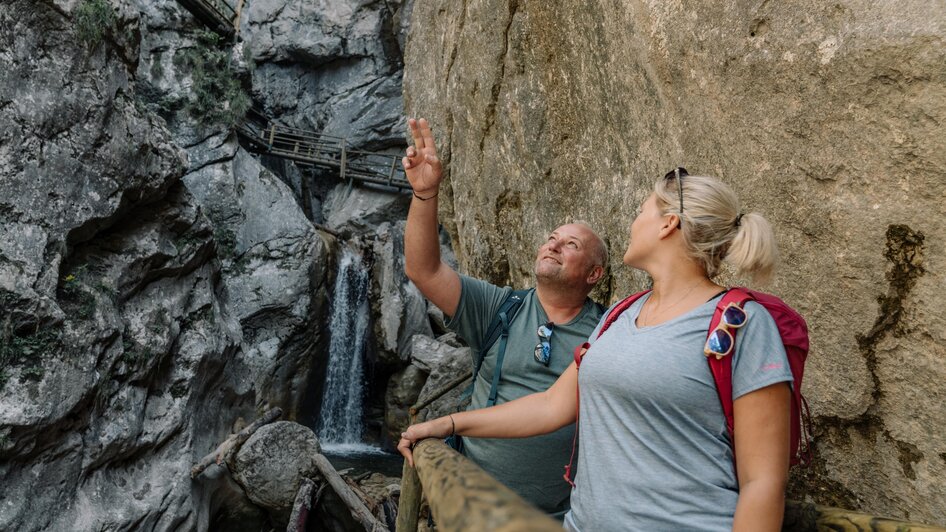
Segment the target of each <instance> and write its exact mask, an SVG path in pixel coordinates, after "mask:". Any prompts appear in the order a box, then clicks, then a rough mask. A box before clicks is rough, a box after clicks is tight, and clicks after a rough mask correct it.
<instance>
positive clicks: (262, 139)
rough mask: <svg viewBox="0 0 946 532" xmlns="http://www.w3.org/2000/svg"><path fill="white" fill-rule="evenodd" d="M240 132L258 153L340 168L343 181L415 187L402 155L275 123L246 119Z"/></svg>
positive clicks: (247, 145)
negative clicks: (358, 147)
mask: <svg viewBox="0 0 946 532" xmlns="http://www.w3.org/2000/svg"><path fill="white" fill-rule="evenodd" d="M237 132H238V133H239V134H240V135H241V136H242V137H243V139H244V146H245V147H246V148H247V149H248V150H249V151H252V152H255V153H260V154H266V155H273V156H276V157H280V158H283V159H288V160H291V161H293V162H295V163H296V164H297V165H300V166H303V167H317V168H326V169H331V170H336V171H337V172H338V177H339V178H340V179H341V180H343V181H349V180H350V181H354V182H356V183H372V184H375V185H384V186H387V187H393V188H398V189H404V190H410V189H411V185H410V183H409V182H408V181H407V179H406V178H405V177H404V168H403V167H402V166H401V158H400V156H398V155H391V154H385V153H376V152H370V151H363V150H353V149H351V148H350V147H349V146H348V143H347V141H346V139H345V138H343V137H335V136H332V135H325V134H322V133H318V132H315V131H307V130H304V129H296V128H291V127H287V126H281V125H277V124H274V123H267V124H265V125H260V124H257V123H254V122H253V121H252V120H244V121H243V122H242V123H241V124H240V125H239V126H237Z"/></svg>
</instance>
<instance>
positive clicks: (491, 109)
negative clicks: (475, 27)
mask: <svg viewBox="0 0 946 532" xmlns="http://www.w3.org/2000/svg"><path fill="white" fill-rule="evenodd" d="M518 10H519V0H509V19H508V20H507V21H506V27H505V28H504V29H503V53H502V54H500V57H499V59H500V61H499V75H497V76H496V81H495V83H493V86H492V88H491V89H490V99H489V104H487V106H486V120H485V125H484V127H483V135H482V136H481V137H480V154H481V155H482V154H483V147H484V145H485V143H486V137H488V136H489V133H490V132H491V131H492V130H493V126H494V125H495V124H496V106H497V105H498V104H499V93H500V90H501V89H502V86H503V81H504V80H505V78H506V59H507V57H508V55H509V30H510V29H511V28H512V23H513V21H514V20H515V18H516V12H517V11H518Z"/></svg>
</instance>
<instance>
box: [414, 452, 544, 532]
mask: <svg viewBox="0 0 946 532" xmlns="http://www.w3.org/2000/svg"><path fill="white" fill-rule="evenodd" d="M414 464H415V466H416V469H417V475H418V476H419V477H420V483H421V485H422V486H423V490H424V493H425V494H426V496H427V502H429V503H430V510H431V512H433V515H434V521H435V522H436V523H437V529H438V530H444V531H450V532H473V531H477V532H479V531H482V530H492V531H502V532H520V531H521V532H525V531H530V532H542V531H553V530H554V531H556V532H561V530H562V526H561V524H560V523H558V522H557V521H555V520H554V519H552V518H551V517H549V516H547V515H545V514H544V513H542V512H541V511H540V510H539V509H538V508H536V507H534V506H532V505H530V504H529V503H527V502H526V501H525V500H524V499H523V498H522V497H520V496H519V495H517V494H516V493H514V492H513V491H512V490H511V489H509V488H507V487H506V486H504V485H502V484H500V482H499V481H498V480H496V479H495V478H493V477H491V476H490V475H489V474H488V473H486V472H485V471H483V470H482V469H480V467H479V466H477V465H476V464H474V463H473V462H472V461H470V460H469V459H467V458H466V457H465V456H463V455H461V454H459V453H457V452H456V451H454V450H453V449H451V448H450V447H448V446H447V445H446V444H444V443H443V442H442V441H440V440H438V439H428V440H423V441H421V442H420V443H418V444H417V445H415V446H414ZM403 496H404V494H403V493H402V494H401V497H403ZM405 532H406V531H405Z"/></svg>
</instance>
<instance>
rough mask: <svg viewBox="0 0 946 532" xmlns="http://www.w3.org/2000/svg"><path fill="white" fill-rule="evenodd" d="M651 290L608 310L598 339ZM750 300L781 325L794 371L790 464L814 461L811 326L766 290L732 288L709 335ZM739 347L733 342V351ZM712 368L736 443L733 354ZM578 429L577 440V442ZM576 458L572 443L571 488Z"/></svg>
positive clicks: (580, 350)
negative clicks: (807, 379)
mask: <svg viewBox="0 0 946 532" xmlns="http://www.w3.org/2000/svg"><path fill="white" fill-rule="evenodd" d="M648 292H650V290H646V291H644V292H638V293H636V294H633V295H631V296H629V297H627V298H625V299H624V300H622V301H621V302H620V303H618V304H617V305H615V307H614V308H613V309H612V310H611V312H610V313H608V316H607V317H606V318H605V320H604V325H602V326H601V330H600V331H598V336H597V337H598V338H600V337H601V335H602V334H604V331H606V330H608V327H610V326H611V324H612V323H614V322H615V321H616V320H617V319H618V317H619V316H620V315H621V314H622V313H623V312H624V311H625V310H627V309H628V308H630V306H631V305H633V304H634V302H635V301H637V300H638V299H640V298H641V296H643V295H644V294H647V293H648ZM747 301H755V302H756V303H758V304H760V305H762V306H763V307H765V310H767V311H768V312H769V314H770V315H771V316H772V319H774V320H775V325H776V326H777V327H778V331H779V335H780V336H781V337H782V344H783V345H784V346H785V354H786V355H788V365H789V368H790V369H791V371H792V377H793V382H792V412H791V418H790V422H791V433H790V443H789V446H790V451H791V455H790V457H791V465H796V464H803V465H808V464H810V463H811V452H812V441H811V415H810V413H809V411H808V402H807V401H806V400H805V398H804V397H803V396H802V394H801V379H802V375H803V374H804V372H805V359H806V358H808V325H807V324H806V323H805V320H804V318H802V317H801V315H800V314H798V312H795V310H794V309H792V308H791V307H789V306H788V305H787V304H786V303H785V302H784V301H782V300H781V299H779V298H777V297H775V296H773V295H771V294H766V293H763V292H756V291H754V290H749V289H748V288H740V287H736V288H731V289H730V290H728V291H727V292H726V294H725V295H723V297H722V299H720V301H719V303H717V304H716V311H715V312H714V313H713V319H712V320H710V324H709V329H708V330H707V333H706V334H707V337H708V336H709V335H710V334H711V333H712V332H713V331H714V330H715V329H716V326H717V325H718V324H719V320H720V319H721V317H722V314H723V310H724V309H725V308H726V307H727V306H729V304H730V303H735V304H736V305H738V306H739V307H740V308H742V307H743V306H744V305H745V304H746V302H747ZM738 330H739V329H729V332H730V334H732V337H733V341H734V342H735V341H736V334H737V331H738ZM589 347H591V344H589V343H588V342H585V343H583V344H582V345H580V346H578V347H576V348H575V364H576V366H577V367H581V359H582V357H583V356H584V355H585V352H586V351H587V350H588V348H589ZM735 349H736V346H735V345H733V352H735ZM706 360H707V361H708V362H709V366H710V371H712V373H713V380H715V381H716V392H717V394H718V395H719V402H720V404H721V405H722V407H723V414H724V415H725V416H726V429H727V430H728V431H729V440H730V441H731V442H733V443H735V441H736V440H735V437H734V436H733V425H734V418H733V400H732V356H731V355H730V356H724V357H722V358H716V357H715V356H708V357H706ZM575 423H576V424H577V423H578V415H577V414H576V415H575ZM577 438H578V431H577V430H576V431H575V440H576V441H577ZM735 454H736V453H735V450H734V451H733V462H735ZM574 458H575V444H574V442H573V443H572V458H571V459H570V460H569V462H568V465H567V466H565V480H566V481H568V483H569V484H571V485H572V487H574V486H575V483H574V481H573V480H572V478H571V477H572V462H573V460H574ZM733 466H735V463H734V464H733Z"/></svg>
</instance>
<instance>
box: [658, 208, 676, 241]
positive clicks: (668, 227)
mask: <svg viewBox="0 0 946 532" xmlns="http://www.w3.org/2000/svg"><path fill="white" fill-rule="evenodd" d="M679 226H680V217H679V216H677V215H676V214H667V215H664V217H663V224H662V225H661V226H660V231H659V232H658V233H657V237H658V238H660V239H661V240H663V239H665V238H667V237H669V236H671V235H673V233H674V231H675V230H676V229H679V228H680V227H679Z"/></svg>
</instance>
